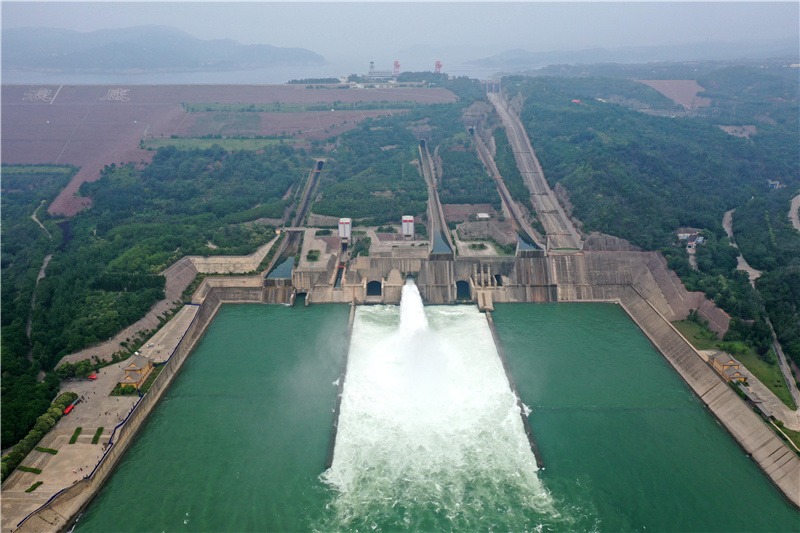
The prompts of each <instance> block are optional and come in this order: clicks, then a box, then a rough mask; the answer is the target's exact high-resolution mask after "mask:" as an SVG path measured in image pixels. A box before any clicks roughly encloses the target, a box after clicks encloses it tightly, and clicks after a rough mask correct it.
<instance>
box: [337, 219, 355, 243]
mask: <svg viewBox="0 0 800 533" xmlns="http://www.w3.org/2000/svg"><path fill="white" fill-rule="evenodd" d="M352 233H353V220H352V219H350V218H340V219H339V238H341V239H342V240H343V241H344V242H350V237H351V235H352Z"/></svg>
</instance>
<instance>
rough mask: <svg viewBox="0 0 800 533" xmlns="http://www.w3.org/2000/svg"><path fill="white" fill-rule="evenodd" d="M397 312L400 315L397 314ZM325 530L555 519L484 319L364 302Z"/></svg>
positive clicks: (406, 293)
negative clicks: (333, 497)
mask: <svg viewBox="0 0 800 533" xmlns="http://www.w3.org/2000/svg"><path fill="white" fill-rule="evenodd" d="M398 315H399V316H398ZM323 479H324V481H326V482H327V483H328V484H329V485H330V486H331V487H333V488H334V489H335V491H336V497H335V499H334V501H333V502H332V503H331V504H330V506H329V509H330V511H331V516H330V523H327V524H324V525H322V526H320V529H322V530H326V529H339V530H341V529H354V530H356V529H362V528H369V529H375V530H396V529H398V528H403V529H409V530H425V531H430V530H443V531H447V530H489V529H493V528H500V529H507V530H516V531H522V530H526V529H533V528H535V527H536V524H537V521H538V519H539V518H543V517H547V518H548V521H550V520H552V519H554V518H556V519H557V513H556V512H555V511H554V509H553V505H552V501H551V498H550V496H549V494H548V493H547V491H546V490H545V489H544V488H543V487H542V485H541V483H540V481H539V479H538V477H537V473H536V462H535V458H534V457H533V454H532V453H531V451H530V447H529V444H528V440H527V437H526V435H525V433H524V429H523V427H522V422H521V420H520V416H519V409H518V407H517V405H516V398H515V397H514V395H513V393H512V392H511V390H510V388H509V385H508V380H507V378H506V376H505V373H504V371H503V367H502V364H501V362H500V359H499V357H498V355H497V351H496V348H495V346H494V342H493V340H492V336H491V332H490V331H489V328H488V325H487V323H486V318H485V317H484V316H483V315H481V314H480V313H479V312H478V310H477V308H475V307H469V306H437V307H427V308H425V307H424V306H423V305H422V300H421V298H420V296H419V291H418V290H417V287H416V285H414V284H413V282H411V283H410V284H407V285H406V286H405V287H404V288H403V299H402V303H401V306H400V309H399V310H398V308H397V307H394V306H370V307H360V308H359V309H358V310H357V312H356V319H355V323H354V328H353V338H352V341H351V347H350V354H349V361H348V369H347V378H346V381H345V387H344V393H343V396H342V404H341V410H340V414H339V426H338V433H337V440H336V448H335V452H334V461H333V465H332V467H331V468H330V470H328V471H326V472H325V473H324V474H323Z"/></svg>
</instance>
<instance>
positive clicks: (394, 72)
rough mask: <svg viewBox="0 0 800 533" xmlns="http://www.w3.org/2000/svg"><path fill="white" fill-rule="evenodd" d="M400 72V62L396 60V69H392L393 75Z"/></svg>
mask: <svg viewBox="0 0 800 533" xmlns="http://www.w3.org/2000/svg"><path fill="white" fill-rule="evenodd" d="M398 74H400V62H399V61H395V62H394V71H392V75H393V76H397V75H398Z"/></svg>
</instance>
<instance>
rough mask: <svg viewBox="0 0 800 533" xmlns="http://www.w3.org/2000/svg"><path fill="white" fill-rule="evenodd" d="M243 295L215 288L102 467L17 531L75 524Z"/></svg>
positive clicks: (124, 424) (115, 434) (233, 289)
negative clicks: (223, 309) (225, 307)
mask: <svg viewBox="0 0 800 533" xmlns="http://www.w3.org/2000/svg"><path fill="white" fill-rule="evenodd" d="M259 291H260V289H259ZM259 294H260V292H259ZM241 296H242V289H241V288H238V287H211V288H210V290H209V291H207V293H206V295H205V297H204V299H203V303H202V305H200V310H199V312H198V313H197V316H195V318H194V320H193V321H192V323H191V324H190V326H189V327H188V328H187V330H186V333H185V334H184V336H183V339H182V340H181V342H180V343H179V344H178V346H177V347H176V348H175V351H174V352H173V353H172V355H171V356H170V358H169V360H168V361H167V362H166V363H165V364H164V368H163V369H162V370H161V373H160V374H159V376H158V377H157V378H156V380H155V381H154V382H153V384H152V386H151V387H150V390H149V391H148V393H147V394H145V395H144V396H143V397H142V398H141V399H140V400H139V402H138V403H137V404H136V406H135V407H134V409H133V410H132V411H131V413H130V414H129V415H128V417H127V418H126V419H125V421H124V422H122V423H121V424H120V425H119V426H117V427H116V428H115V429H114V431H113V433H112V436H111V439H110V441H109V442H110V443H111V445H110V446H109V448H108V449H107V450H106V452H105V454H104V455H103V458H102V460H101V461H100V463H99V464H98V466H97V467H96V468H95V469H94V471H92V473H91V474H89V475H88V476H87V477H86V478H84V479H82V480H81V481H79V482H78V483H76V484H74V485H72V486H71V487H68V488H66V489H65V490H63V491H62V492H60V493H58V494H56V495H55V496H54V497H53V498H52V499H51V500H50V501H49V502H48V503H46V504H45V505H44V506H43V507H41V508H39V509H38V510H37V511H35V512H34V513H32V514H31V515H30V516H29V517H28V518H27V519H26V521H25V522H24V523H22V525H21V526H20V527H19V529H17V531H21V532H39V531H64V530H66V529H67V528H68V527H69V526H70V525H71V524H72V522H73V520H74V519H75V518H76V517H77V516H78V514H79V513H80V512H81V511H82V510H83V508H85V507H86V506H87V505H88V504H89V502H90V501H91V499H92V498H93V497H94V495H95V494H96V493H97V491H98V490H99V489H100V487H101V486H102V485H103V483H105V481H106V480H107V479H108V477H109V476H110V475H111V473H112V472H113V470H114V468H115V467H116V465H117V463H118V462H119V461H120V460H121V459H122V456H123V455H124V454H125V452H126V451H127V449H128V447H129V446H130V444H131V443H132V442H133V440H134V437H135V436H136V434H137V433H138V432H139V430H140V429H141V427H142V425H143V424H144V422H145V420H146V419H147V417H148V416H149V414H150V412H151V411H152V409H153V407H155V405H156V403H157V402H158V400H159V399H160V398H161V396H162V395H163V394H164V392H165V391H166V390H167V388H168V387H169V385H170V384H171V383H172V380H173V378H174V377H175V375H177V373H178V372H179V371H180V368H181V366H182V365H183V362H184V361H185V360H186V358H187V357H188V356H189V354H190V353H191V352H192V350H194V348H195V346H196V345H197V342H198V341H199V340H200V338H201V337H202V336H203V334H204V333H205V331H206V328H207V327H208V325H209V324H210V323H211V321H212V320H213V318H214V317H215V316H216V314H217V311H218V310H219V308H220V306H221V305H222V303H227V302H231V303H232V302H241V301H243V300H242V299H241ZM259 301H260V300H259ZM189 305H197V304H189Z"/></svg>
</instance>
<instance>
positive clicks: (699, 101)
mask: <svg viewBox="0 0 800 533" xmlns="http://www.w3.org/2000/svg"><path fill="white" fill-rule="evenodd" d="M639 81H640V82H642V83H644V84H645V85H648V86H650V87H652V88H653V89H655V90H656V91H658V92H660V93H661V94H663V95H664V96H666V97H667V98H669V99H670V100H672V101H673V102H675V103H676V104H678V105H682V106H683V107H684V108H686V109H697V108H698V107H704V106H709V105H711V99H710V98H705V97H701V96H697V93H699V92H702V91H705V89H704V88H703V87H701V86H700V85H699V84H698V83H697V82H696V81H695V80H639Z"/></svg>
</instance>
